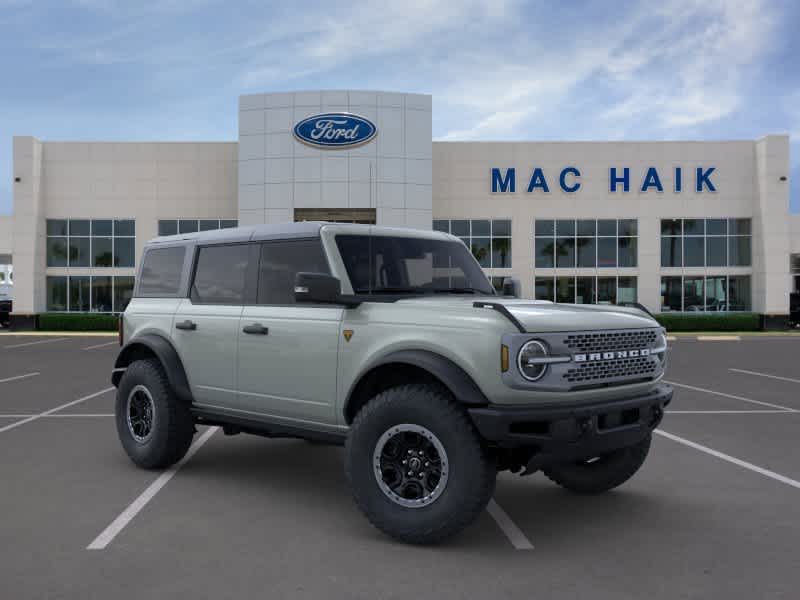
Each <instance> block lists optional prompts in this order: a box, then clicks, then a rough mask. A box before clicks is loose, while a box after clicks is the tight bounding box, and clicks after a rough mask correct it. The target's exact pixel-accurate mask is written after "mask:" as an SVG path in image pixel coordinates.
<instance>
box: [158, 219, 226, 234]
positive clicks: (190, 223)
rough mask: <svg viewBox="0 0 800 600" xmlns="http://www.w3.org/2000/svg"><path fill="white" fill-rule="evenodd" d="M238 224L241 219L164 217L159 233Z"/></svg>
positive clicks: (219, 227)
mask: <svg viewBox="0 0 800 600" xmlns="http://www.w3.org/2000/svg"><path fill="white" fill-rule="evenodd" d="M238 226H239V221H237V220H236V219H162V220H160V221H159V222H158V235H175V234H177V233H195V232H197V231H212V230H214V229H230V228H232V227H238Z"/></svg>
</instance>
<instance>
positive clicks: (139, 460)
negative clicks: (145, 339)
mask: <svg viewBox="0 0 800 600" xmlns="http://www.w3.org/2000/svg"><path fill="white" fill-rule="evenodd" d="M137 385H138V386H143V387H145V388H146V389H147V391H148V392H149V393H150V395H151V396H152V399H153V405H154V411H153V420H152V421H153V425H152V434H151V435H150V436H149V439H147V440H146V441H145V442H138V441H137V440H136V439H135V438H134V436H133V434H132V432H131V431H130V429H129V427H128V420H127V406H128V405H127V402H128V395H129V394H130V392H131V390H133V389H134V388H135V387H136V386H137ZM115 417H116V422H117V434H118V435H119V439H120V442H122V447H123V448H124V449H125V452H126V453H127V454H128V456H129V457H130V459H131V460H132V461H133V462H134V463H135V464H136V465H138V466H140V467H142V468H145V469H163V468H166V467H169V466H170V465H173V464H175V463H176V462H178V461H179V460H180V459H181V458H183V456H184V455H185V454H186V451H187V450H188V449H189V446H190V445H191V443H192V437H193V436H194V420H193V418H192V415H191V412H190V411H189V406H188V405H187V404H186V403H185V402H182V401H181V400H179V399H178V397H177V396H176V395H175V393H174V392H173V390H172V387H171V386H170V385H169V381H168V380H167V375H166V373H164V369H163V368H162V366H161V364H160V363H159V362H158V361H157V360H155V359H148V360H138V361H136V362H134V363H132V364H131V365H130V366H128V368H127V369H126V371H125V373H124V374H123V376H122V379H121V380H120V382H119V387H118V388H117V400H116V406H115Z"/></svg>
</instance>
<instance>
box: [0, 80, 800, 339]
mask: <svg viewBox="0 0 800 600" xmlns="http://www.w3.org/2000/svg"><path fill="white" fill-rule="evenodd" d="M238 110H239V137H238V140H237V141H230V142H169V141H163V142H162V141H159V142H85V141H75V142H72V141H68V142H65V141H58V142H49V141H46V140H39V139H36V138H34V137H27V136H18V137H15V138H14V141H13V145H14V148H13V161H14V164H13V178H14V182H13V200H14V205H13V214H12V215H10V216H7V217H5V216H4V217H0V263H9V264H13V295H14V303H13V314H12V323H14V324H16V326H18V327H20V328H22V327H26V326H32V324H33V323H34V320H35V315H37V314H39V313H43V312H51V311H58V312H60V311H69V312H118V311H120V310H122V309H123V308H124V306H125V305H126V303H127V301H128V299H129V298H130V296H131V293H132V290H133V283H134V276H135V272H136V266H137V261H138V259H139V256H140V255H141V252H142V248H143V246H144V244H145V243H146V242H147V241H148V240H149V239H151V238H153V237H156V236H158V235H170V234H176V233H183V232H192V231H197V230H207V229H216V228H224V227H234V226H236V225H237V224H238V225H252V224H258V223H281V222H287V221H301V220H327V221H345V222H358V223H375V224H378V225H384V226H392V227H414V228H423V229H431V228H433V229H437V230H441V231H447V232H450V233H452V234H454V235H456V236H458V237H460V238H461V239H462V240H463V241H464V242H465V243H466V244H467V246H468V247H470V248H471V249H472V251H473V253H474V254H475V256H476V258H477V259H478V260H479V262H480V264H481V265H482V266H483V267H484V269H485V271H486V274H487V275H488V276H489V277H490V278H491V280H492V282H493V283H494V284H495V286H496V287H498V288H500V287H501V286H502V283H503V281H504V280H506V279H507V278H513V279H514V280H516V281H517V282H518V288H519V291H520V293H521V295H523V296H524V297H530V298H537V299H543V300H552V301H556V302H570V303H571V302H576V303H620V302H640V303H641V304H643V305H644V306H646V307H647V308H648V309H649V310H651V311H653V312H665V311H671V312H681V311H683V312H692V313H696V312H710V311H713V312H715V313H720V312H724V313H733V312H741V311H744V312H755V313H758V314H760V315H763V319H764V322H765V324H766V325H768V326H782V325H784V324H785V323H786V321H787V317H788V314H789V302H790V293H791V292H797V291H800V215H790V213H789V170H790V166H789V138H788V136H786V135H767V136H765V137H762V138H760V139H757V140H735V141H669V142H663V141H637V142H618V141H612V142H536V141H505V142H504V141H494V142H476V141H464V142H434V141H432V126H431V124H432V106H431V96H429V95H421V94H406V93H391V92H375V91H357V90H336V91H302V92H294V93H291V92H288V93H268V94H253V95H245V96H241V97H240V98H239V107H238ZM11 272H12V271H11V269H8V268H6V269H5V273H6V275H5V277H7V278H10V277H11V275H10V274H11ZM6 283H9V282H6Z"/></svg>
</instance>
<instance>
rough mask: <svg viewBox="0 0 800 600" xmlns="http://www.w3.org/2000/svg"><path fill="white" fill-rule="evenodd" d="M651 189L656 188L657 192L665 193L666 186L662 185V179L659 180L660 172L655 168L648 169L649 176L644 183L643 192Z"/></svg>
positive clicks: (645, 177) (646, 176)
mask: <svg viewBox="0 0 800 600" xmlns="http://www.w3.org/2000/svg"><path fill="white" fill-rule="evenodd" d="M651 187H654V188H656V190H657V191H659V192H663V191H664V186H662V185H661V179H659V177H658V171H657V170H656V168H655V167H650V168H649V169H647V175H645V176H644V181H642V191H643V192H646V191H647V190H649V189H650V188H651Z"/></svg>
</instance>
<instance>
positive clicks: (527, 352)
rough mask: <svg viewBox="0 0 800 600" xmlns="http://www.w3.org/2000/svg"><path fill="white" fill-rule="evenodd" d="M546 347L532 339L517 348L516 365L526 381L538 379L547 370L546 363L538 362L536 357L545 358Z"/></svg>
mask: <svg viewBox="0 0 800 600" xmlns="http://www.w3.org/2000/svg"><path fill="white" fill-rule="evenodd" d="M546 357H547V348H545V346H544V344H543V343H542V342H537V341H536V340H532V341H530V342H527V343H526V344H525V345H524V346H522V348H520V350H519V354H518V355H517V366H518V367H519V372H520V374H522V376H523V377H524V378H525V379H527V380H528V381H538V380H539V379H541V378H542V376H543V375H544V373H545V371H547V363H544V362H542V363H539V362H538V361H537V360H536V359H539V358H546Z"/></svg>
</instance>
